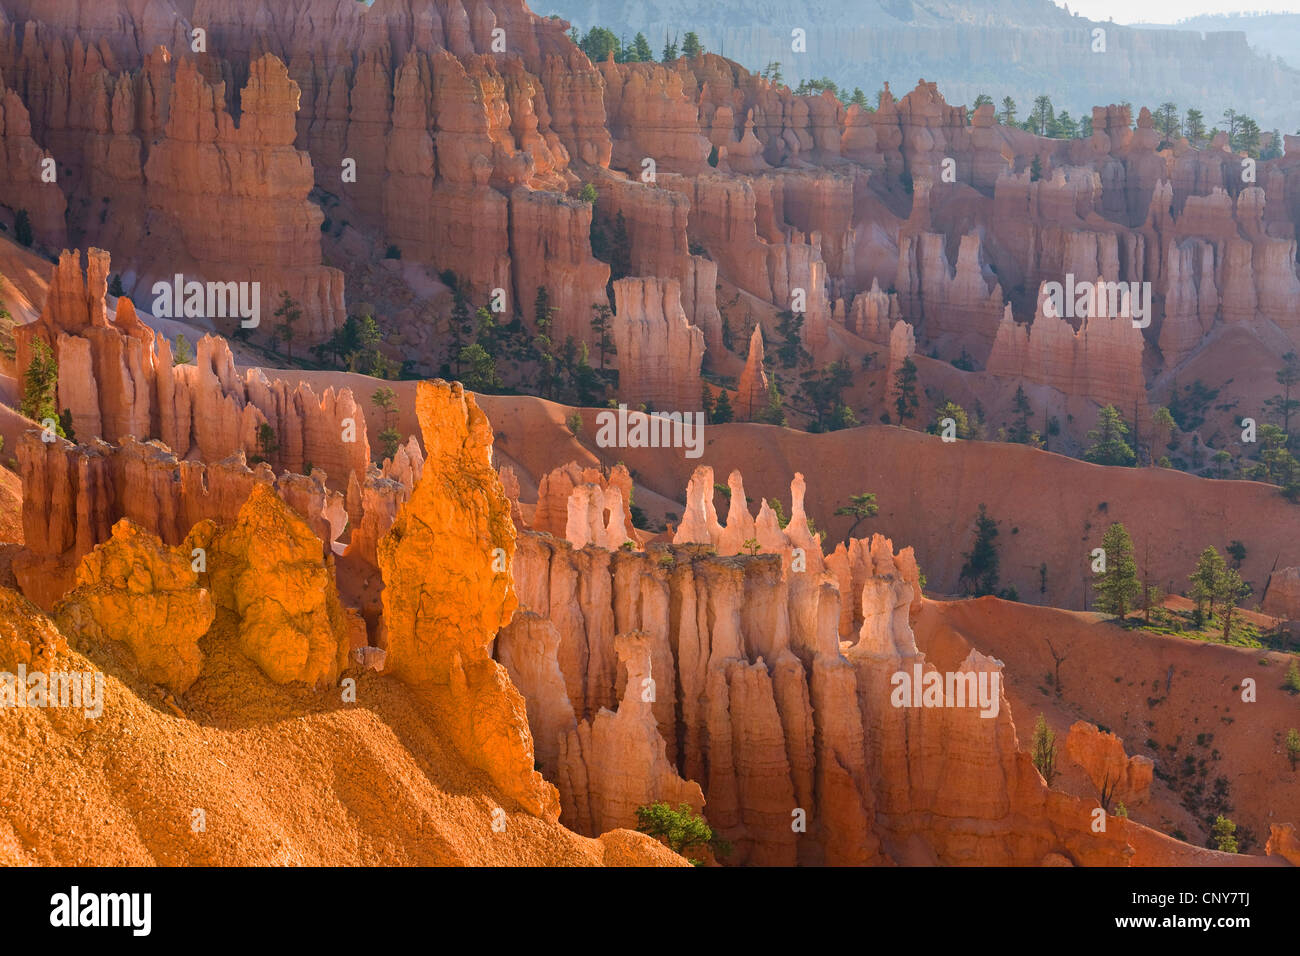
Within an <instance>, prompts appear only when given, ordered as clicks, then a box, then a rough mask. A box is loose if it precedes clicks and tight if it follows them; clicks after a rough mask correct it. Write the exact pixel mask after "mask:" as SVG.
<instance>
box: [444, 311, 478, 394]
mask: <svg viewBox="0 0 1300 956" xmlns="http://www.w3.org/2000/svg"><path fill="white" fill-rule="evenodd" d="M473 334H474V323H473V321H472V320H471V318H470V311H469V301H468V300H467V299H466V298H465V293H463V292H461V291H460V290H459V289H457V290H456V292H455V293H454V294H453V296H452V305H451V317H450V318H449V319H448V320H447V354H448V355H449V356H450V358H451V360H452V363H453V365H452V367H453V368H454V369H455V372H456V378H460V369H461V365H460V353H461V352H462V351H464V349H465V346H466V345H468V344H469V338H470V336H471V335H473Z"/></svg>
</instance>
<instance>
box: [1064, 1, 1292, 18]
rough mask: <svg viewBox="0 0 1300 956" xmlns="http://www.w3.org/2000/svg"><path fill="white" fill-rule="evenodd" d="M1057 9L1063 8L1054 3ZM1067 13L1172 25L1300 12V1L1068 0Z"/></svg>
mask: <svg viewBox="0 0 1300 956" xmlns="http://www.w3.org/2000/svg"><path fill="white" fill-rule="evenodd" d="M1056 5H1057V6H1065V5H1066V4H1065V3H1064V2H1063V0H1056ZM1069 7H1070V10H1072V11H1073V12H1074V13H1078V14H1080V15H1081V16H1085V17H1090V18H1091V19H1093V20H1108V19H1111V18H1114V20H1115V22H1116V23H1137V22H1146V23H1174V22H1176V21H1178V20H1182V19H1185V18H1187V17H1194V16H1198V15H1200V14H1203V13H1236V12H1240V11H1246V10H1268V11H1270V12H1272V13H1300V2H1288V0H1255V2H1253V3H1251V2H1246V3H1242V2H1240V0H1070V2H1069Z"/></svg>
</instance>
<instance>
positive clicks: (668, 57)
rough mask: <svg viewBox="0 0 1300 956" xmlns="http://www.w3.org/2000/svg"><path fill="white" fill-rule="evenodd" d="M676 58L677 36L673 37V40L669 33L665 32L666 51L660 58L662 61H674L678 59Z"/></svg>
mask: <svg viewBox="0 0 1300 956" xmlns="http://www.w3.org/2000/svg"><path fill="white" fill-rule="evenodd" d="M676 59H677V37H673V38H672V40H669V39H668V33H667V32H665V33H664V52H663V54H662V55H661V56H660V57H659V60H660V62H662V63H672V62H673V61H674V60H676Z"/></svg>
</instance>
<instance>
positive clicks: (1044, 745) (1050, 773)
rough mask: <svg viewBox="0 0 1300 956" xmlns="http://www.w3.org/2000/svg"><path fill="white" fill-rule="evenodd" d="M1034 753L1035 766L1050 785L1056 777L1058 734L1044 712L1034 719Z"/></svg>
mask: <svg viewBox="0 0 1300 956" xmlns="http://www.w3.org/2000/svg"><path fill="white" fill-rule="evenodd" d="M1033 755H1034V757H1033V759H1034V767H1035V768H1036V769H1037V770H1038V772H1039V773H1041V774H1042V775H1043V779H1044V780H1045V781H1047V785H1048V786H1049V787H1050V786H1051V785H1052V781H1053V780H1055V779H1056V734H1054V733H1052V728H1050V727H1048V726H1047V718H1046V717H1044V716H1043V715H1042V714H1039V715H1038V719H1037V720H1036V721H1034V743H1033Z"/></svg>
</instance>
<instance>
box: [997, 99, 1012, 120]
mask: <svg viewBox="0 0 1300 956" xmlns="http://www.w3.org/2000/svg"><path fill="white" fill-rule="evenodd" d="M998 118H999V119H1001V120H1002V125H1003V126H1014V125H1015V123H1016V101H1015V100H1013V99H1012V98H1011V97H1009V96H1004V97H1002V112H1001V113H1000V114H998Z"/></svg>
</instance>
